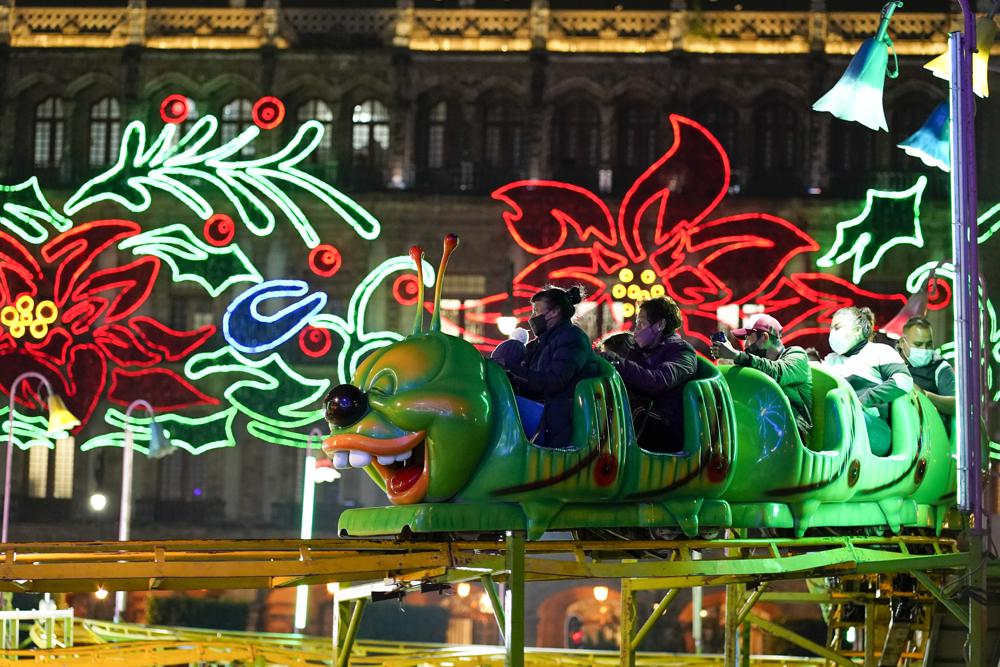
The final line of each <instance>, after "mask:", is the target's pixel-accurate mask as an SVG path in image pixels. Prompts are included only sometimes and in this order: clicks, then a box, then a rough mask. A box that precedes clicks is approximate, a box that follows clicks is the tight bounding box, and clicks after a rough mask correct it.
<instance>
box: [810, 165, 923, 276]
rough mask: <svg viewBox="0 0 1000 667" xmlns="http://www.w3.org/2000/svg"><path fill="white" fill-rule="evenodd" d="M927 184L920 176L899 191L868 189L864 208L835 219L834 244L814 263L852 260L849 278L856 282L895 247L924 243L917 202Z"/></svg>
mask: <svg viewBox="0 0 1000 667" xmlns="http://www.w3.org/2000/svg"><path fill="white" fill-rule="evenodd" d="M926 187H927V177H926V176H920V177H919V178H917V182H916V183H915V184H914V185H913V187H911V188H907V189H906V190H902V191H899V192H893V191H887V190H868V193H867V195H866V198H865V206H864V209H862V211H861V213H859V214H858V215H857V216H856V217H854V218H851V219H850V220H844V221H842V222H838V223H837V236H836V239H835V240H834V242H833V246H832V247H831V248H830V249H829V250H828V251H827V252H826V254H825V255H823V256H822V257H820V258H819V259H817V260H816V264H817V265H818V266H821V267H824V268H830V267H833V266H835V265H838V264H843V263H844V262H847V261H849V260H852V268H851V280H852V281H853V282H855V283H859V282H861V279H862V278H863V277H864V275H865V274H866V273H868V272H869V271H871V270H872V269H874V268H875V267H876V266H878V264H879V262H881V261H882V258H883V257H884V256H885V255H886V253H888V252H889V251H890V250H892V249H893V248H894V247H896V246H898V245H901V244H908V245H912V246H916V247H918V248H922V247H924V237H923V234H922V233H921V231H920V202H921V199H922V198H923V194H924V189H925V188H926Z"/></svg>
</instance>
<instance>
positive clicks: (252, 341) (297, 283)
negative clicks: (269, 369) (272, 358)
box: [222, 280, 326, 354]
mask: <svg viewBox="0 0 1000 667" xmlns="http://www.w3.org/2000/svg"><path fill="white" fill-rule="evenodd" d="M308 292H309V285H308V283H306V282H304V281H302V280H269V281H267V282H264V283H261V284H260V285H254V286H253V287H251V288H250V289H248V290H247V291H245V292H243V294H241V295H240V296H238V297H237V298H236V299H235V300H234V301H233V302H232V303H231V304H229V307H228V308H227V309H226V314H225V315H224V316H223V318H222V333H223V335H224V336H225V337H226V341H227V342H228V343H229V344H230V345H232V346H233V347H234V348H236V349H237V350H239V351H240V352H243V353H246V354H253V353H256V352H266V351H267V350H271V349H274V348H276V347H278V346H279V345H281V344H282V343H284V342H285V341H286V340H288V339H289V338H291V337H292V336H294V335H295V334H297V333H298V332H299V331H300V330H301V329H302V328H303V327H304V326H306V324H307V323H308V322H309V320H310V319H311V318H312V317H313V316H314V315H316V314H317V313H319V312H320V311H321V310H323V307H324V306H326V294H324V293H323V292H313V293H312V294H310V295H309V296H307V297H305V298H300V299H297V300H296V301H295V302H294V303H292V304H290V305H288V306H286V307H284V308H282V309H281V310H279V311H278V312H276V313H274V314H273V315H266V314H264V313H262V312H261V306H262V305H263V304H264V303H265V302H267V301H270V300H272V299H287V298H296V297H302V296H303V295H305V294H307V293H308Z"/></svg>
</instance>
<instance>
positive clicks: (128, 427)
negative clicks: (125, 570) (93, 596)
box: [114, 398, 173, 623]
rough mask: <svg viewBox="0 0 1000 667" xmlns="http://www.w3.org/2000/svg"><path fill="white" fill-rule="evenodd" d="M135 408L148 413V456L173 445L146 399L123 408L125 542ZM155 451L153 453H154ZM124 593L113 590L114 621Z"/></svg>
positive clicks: (121, 536)
mask: <svg viewBox="0 0 1000 667" xmlns="http://www.w3.org/2000/svg"><path fill="white" fill-rule="evenodd" d="M136 408H143V409H144V410H145V411H146V412H148V413H149V452H150V456H153V457H155V458H160V457H162V456H166V455H167V454H169V453H170V452H171V451H173V447H171V446H170V444H169V443H168V442H167V441H166V438H164V436H163V432H162V431H161V430H160V425H159V424H157V423H156V421H155V420H156V412H155V411H154V410H153V406H152V405H150V404H149V402H148V401H144V400H143V399H141V398H139V399H136V400H134V401H132V402H131V403H129V406H128V407H127V408H126V409H125V444H124V445H123V448H124V451H123V452H122V495H121V510H120V512H119V515H118V541H119V542H127V541H128V538H129V524H130V523H131V521H132V466H133V461H134V454H135V438H134V436H133V434H132V423H131V419H132V411H133V410H135V409H136ZM154 452H155V453H154ZM125 604H126V593H125V591H116V592H115V616H114V619H115V623H118V622H119V621H120V620H121V615H122V614H123V613H124V612H125Z"/></svg>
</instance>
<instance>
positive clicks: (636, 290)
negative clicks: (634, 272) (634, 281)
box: [627, 285, 642, 300]
mask: <svg viewBox="0 0 1000 667" xmlns="http://www.w3.org/2000/svg"><path fill="white" fill-rule="evenodd" d="M641 293H642V288H641V287H639V286H638V285H629V286H628V292H627V294H628V298H630V299H632V300H635V299H638V298H639V295H640V294H641Z"/></svg>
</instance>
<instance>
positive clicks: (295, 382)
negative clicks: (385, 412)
mask: <svg viewBox="0 0 1000 667" xmlns="http://www.w3.org/2000/svg"><path fill="white" fill-rule="evenodd" d="M184 372H185V374H186V375H187V376H188V377H189V378H191V379H193V380H198V379H203V378H207V377H210V376H213V375H223V376H224V378H225V381H226V382H227V383H229V387H228V388H227V389H226V391H225V393H224V396H225V398H226V400H228V401H229V402H230V403H231V404H232V405H233V406H234V407H235V408H236V409H237V410H238V411H239V412H240V413H242V414H244V415H246V416H247V417H249V418H250V422H249V423H248V424H247V431H248V432H249V433H250V434H251V435H253V436H254V437H259V438H262V439H266V440H267V441H269V442H272V443H275V444H286V445H295V444H299V443H298V441H297V439H296V438H291V437H288V436H287V435H286V434H285V432H286V431H288V430H291V429H301V428H303V427H305V426H308V425H310V424H313V423H314V422H316V421H317V420H319V419H320V418H321V414H320V413H321V410H320V409H319V408H318V407H317V406H319V405H320V403H321V401H322V397H323V394H324V393H325V392H326V390H327V389H329V387H330V380H327V379H322V380H313V379H311V378H308V377H305V376H304V375H301V374H300V373H298V372H296V371H294V370H293V369H292V368H291V367H290V366H289V365H288V364H287V363H286V362H285V360H284V359H283V358H282V355H281V354H280V353H278V352H272V353H271V354H269V355H268V356H266V357H265V358H263V359H260V360H255V359H251V358H249V357H245V356H243V355H242V354H241V353H240V352H239V351H237V350H236V349H234V348H232V347H230V346H226V347H223V348H221V349H219V350H216V351H215V352H204V353H199V354H195V355H193V356H192V357H191V358H189V359H188V360H187V363H185V365H184ZM241 376H243V379H237V378H240V377H241Z"/></svg>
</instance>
